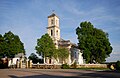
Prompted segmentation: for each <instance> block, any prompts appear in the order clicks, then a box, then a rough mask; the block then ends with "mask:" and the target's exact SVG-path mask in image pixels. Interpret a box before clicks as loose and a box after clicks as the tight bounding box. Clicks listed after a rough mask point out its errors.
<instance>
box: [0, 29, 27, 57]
mask: <svg viewBox="0 0 120 78" xmlns="http://www.w3.org/2000/svg"><path fill="white" fill-rule="evenodd" d="M0 41H1V42H0V50H1V51H0V55H2V54H4V55H5V56H7V57H14V55H15V54H18V53H24V54H25V49H24V45H23V43H22V42H21V41H20V38H19V37H18V36H17V35H14V34H13V33H12V32H11V31H9V32H8V33H5V34H4V35H3V37H2V36H0Z"/></svg>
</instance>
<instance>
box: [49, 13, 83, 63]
mask: <svg viewBox="0 0 120 78" xmlns="http://www.w3.org/2000/svg"><path fill="white" fill-rule="evenodd" d="M59 23H60V22H59V17H58V16H57V15H56V14H55V13H52V14H51V15H50V16H48V27H47V33H48V34H49V36H50V37H51V38H52V39H53V41H54V44H55V47H56V48H57V49H58V48H59V47H64V48H67V49H68V50H69V57H68V58H67V59H66V61H65V62H64V63H67V64H69V65H71V64H73V63H74V62H76V63H77V64H83V57H82V53H81V51H80V50H79V49H78V47H77V45H76V44H74V43H71V42H70V40H64V39H62V38H61V37H60V24H59ZM47 63H48V64H63V62H62V61H61V60H60V58H58V61H56V60H55V59H54V58H52V59H51V62H47Z"/></svg>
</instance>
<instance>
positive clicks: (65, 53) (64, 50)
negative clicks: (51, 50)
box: [57, 48, 69, 61]
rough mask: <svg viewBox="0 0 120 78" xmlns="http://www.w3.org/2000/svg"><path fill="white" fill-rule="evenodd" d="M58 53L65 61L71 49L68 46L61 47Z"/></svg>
mask: <svg viewBox="0 0 120 78" xmlns="http://www.w3.org/2000/svg"><path fill="white" fill-rule="evenodd" d="M57 54H58V58H61V59H62V61H65V59H66V58H68V56H69V51H68V49H67V48H59V49H58V51H57Z"/></svg>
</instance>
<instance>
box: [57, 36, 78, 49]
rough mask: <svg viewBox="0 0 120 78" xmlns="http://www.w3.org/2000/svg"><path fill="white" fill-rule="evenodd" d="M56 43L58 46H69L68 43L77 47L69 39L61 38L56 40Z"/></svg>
mask: <svg viewBox="0 0 120 78" xmlns="http://www.w3.org/2000/svg"><path fill="white" fill-rule="evenodd" d="M58 45H59V46H69V45H71V46H73V47H76V48H77V45H76V44H75V43H72V42H70V40H64V39H62V38H61V39H60V40H59V41H58Z"/></svg>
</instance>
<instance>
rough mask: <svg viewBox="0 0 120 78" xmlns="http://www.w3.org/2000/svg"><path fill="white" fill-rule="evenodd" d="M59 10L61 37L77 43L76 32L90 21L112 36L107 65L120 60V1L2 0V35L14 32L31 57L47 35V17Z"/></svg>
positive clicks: (0, 17)
mask: <svg viewBox="0 0 120 78" xmlns="http://www.w3.org/2000/svg"><path fill="white" fill-rule="evenodd" d="M52 10H55V13H56V14H57V15H58V16H59V18H60V29H61V37H62V38H63V39H67V40H68V39H69V40H71V42H74V43H77V42H78V41H77V35H76V33H75V29H76V28H77V27H78V26H79V24H80V22H83V21H90V22H91V23H92V24H93V25H94V26H95V27H96V28H99V29H102V30H103V31H105V32H108V33H109V39H110V42H111V44H112V47H113V52H112V54H111V55H110V57H109V58H108V59H107V61H117V60H120V0H0V34H2V35H3V34H4V33H5V32H8V31H12V32H13V33H14V34H16V35H18V36H19V37H20V39H21V41H22V42H23V43H24V46H25V50H26V54H27V56H29V55H30V54H31V53H33V52H34V53H35V52H36V51H35V46H36V42H37V39H38V38H40V37H41V36H42V35H43V34H45V33H46V32H47V30H46V27H47V23H48V22H47V16H49V15H50V14H51V13H52Z"/></svg>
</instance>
